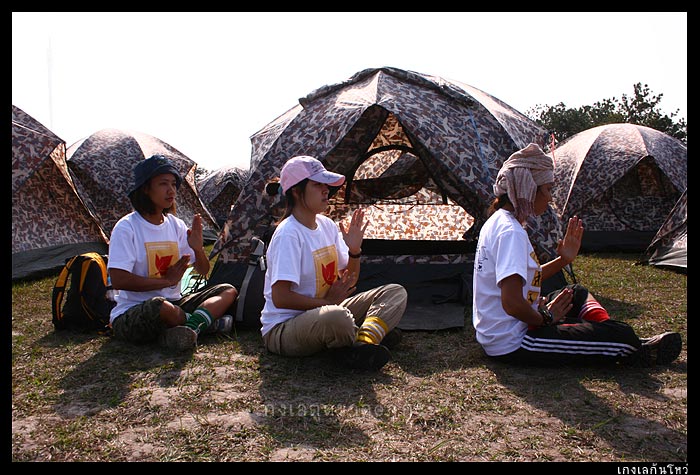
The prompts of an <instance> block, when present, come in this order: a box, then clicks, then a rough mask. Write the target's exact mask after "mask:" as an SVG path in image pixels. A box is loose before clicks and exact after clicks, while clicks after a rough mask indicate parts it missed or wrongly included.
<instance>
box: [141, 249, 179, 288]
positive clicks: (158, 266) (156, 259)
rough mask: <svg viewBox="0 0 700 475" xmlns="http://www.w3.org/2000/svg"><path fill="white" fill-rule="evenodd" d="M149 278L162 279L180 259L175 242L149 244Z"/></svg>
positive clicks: (147, 254)
mask: <svg viewBox="0 0 700 475" xmlns="http://www.w3.org/2000/svg"><path fill="white" fill-rule="evenodd" d="M145 245H146V258H147V259H148V277H155V278H158V279H162V278H163V277H165V273H166V272H167V271H168V267H170V266H171V265H173V264H174V263H175V262H177V261H178V259H180V252H179V251H178V248H177V243H176V242H175V241H159V242H147V243H145Z"/></svg>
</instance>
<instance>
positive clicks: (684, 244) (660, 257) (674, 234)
mask: <svg viewBox="0 0 700 475" xmlns="http://www.w3.org/2000/svg"><path fill="white" fill-rule="evenodd" d="M642 263H643V264H649V265H652V266H657V267H664V268H670V269H672V270H676V271H678V272H681V273H684V274H686V273H687V272H688V189H685V190H684V191H683V194H682V195H681V197H680V198H678V201H677V202H676V205H675V206H674V207H673V209H672V210H671V212H670V213H669V215H668V217H667V218H666V221H664V224H662V225H661V227H660V228H659V230H658V232H657V233H656V235H655V236H654V239H652V240H651V244H649V247H648V248H647V250H646V252H645V259H644V260H643V261H642Z"/></svg>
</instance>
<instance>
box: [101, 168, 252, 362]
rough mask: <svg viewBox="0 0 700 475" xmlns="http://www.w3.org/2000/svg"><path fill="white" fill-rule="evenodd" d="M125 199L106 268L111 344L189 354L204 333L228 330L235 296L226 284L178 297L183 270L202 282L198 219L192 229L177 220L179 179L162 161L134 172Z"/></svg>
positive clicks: (204, 266)
mask: <svg viewBox="0 0 700 475" xmlns="http://www.w3.org/2000/svg"><path fill="white" fill-rule="evenodd" d="M133 172H134V181H133V186H132V187H131V189H130V190H129V192H128V197H129V200H130V201H131V205H132V207H133V208H134V210H133V211H132V212H131V213H129V214H127V215H126V216H124V217H122V218H121V219H120V220H119V221H118V222H117V224H116V225H115V226H114V229H113V230H112V235H111V237H110V243H109V256H108V260H107V267H108V270H109V276H110V279H111V283H112V287H113V288H114V289H115V290H116V293H115V301H116V303H117V304H116V306H115V307H114V308H113V309H112V312H111V314H110V324H111V326H112V330H113V333H114V336H115V337H117V338H120V339H123V340H127V341H131V342H133V343H149V342H155V341H158V342H160V343H161V344H162V345H164V346H166V347H168V348H171V349H175V350H180V351H181V350H188V349H193V348H194V347H195V346H196V344H197V338H198V336H199V334H200V333H201V332H202V331H205V330H208V329H213V328H223V329H224V330H230V328H231V325H232V323H233V321H232V317H230V316H229V315H226V317H225V318H221V317H222V316H224V315H225V314H226V313H227V312H228V310H229V308H230V307H231V306H232V305H233V303H234V301H235V299H236V297H237V296H238V291H237V289H236V288H235V287H234V286H233V285H231V284H226V283H223V284H218V285H215V286H212V287H209V288H207V289H204V290H201V291H198V292H193V293H190V294H188V295H186V296H184V297H183V295H182V293H181V290H180V281H181V280H182V277H183V275H184V274H185V272H186V271H187V269H188V267H190V266H193V268H194V271H195V272H197V273H199V274H200V275H207V273H208V272H209V269H210V263H209V259H208V257H207V255H206V253H205V252H204V240H203V236H202V231H203V225H202V218H201V216H200V215H199V214H195V215H194V218H193V219H192V226H191V228H188V227H187V225H186V224H185V222H184V221H183V220H182V219H180V218H178V217H177V216H175V212H176V197H177V191H178V189H179V188H180V185H181V184H182V176H181V175H180V172H179V171H178V170H177V168H176V167H175V166H174V165H173V163H172V162H171V161H170V160H169V159H168V158H167V157H165V156H163V155H153V156H151V157H149V158H147V159H146V160H143V161H141V162H139V163H138V164H137V165H136V166H135V167H134V170H133Z"/></svg>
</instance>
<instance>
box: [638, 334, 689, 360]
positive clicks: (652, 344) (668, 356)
mask: <svg viewBox="0 0 700 475" xmlns="http://www.w3.org/2000/svg"><path fill="white" fill-rule="evenodd" d="M642 347H645V348H648V349H649V350H650V353H651V355H652V359H653V356H654V354H656V364H660V365H667V364H670V363H672V362H673V361H675V360H676V358H678V355H680V354H681V348H682V347H683V340H682V339H681V335H680V333H674V332H666V333H661V334H659V335H655V336H652V337H651V338H643V339H642Z"/></svg>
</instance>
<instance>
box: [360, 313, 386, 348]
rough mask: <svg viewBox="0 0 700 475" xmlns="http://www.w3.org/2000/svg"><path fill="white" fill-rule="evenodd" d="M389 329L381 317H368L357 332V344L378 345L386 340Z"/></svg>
mask: <svg viewBox="0 0 700 475" xmlns="http://www.w3.org/2000/svg"><path fill="white" fill-rule="evenodd" d="M387 330H388V328H387V325H386V323H384V320H382V319H381V318H379V317H367V318H365V321H364V322H363V323H362V326H361V327H360V330H359V331H358V332H357V338H355V341H356V342H359V343H369V344H371V345H378V344H379V343H381V341H382V340H383V339H384V335H386V332H387Z"/></svg>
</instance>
